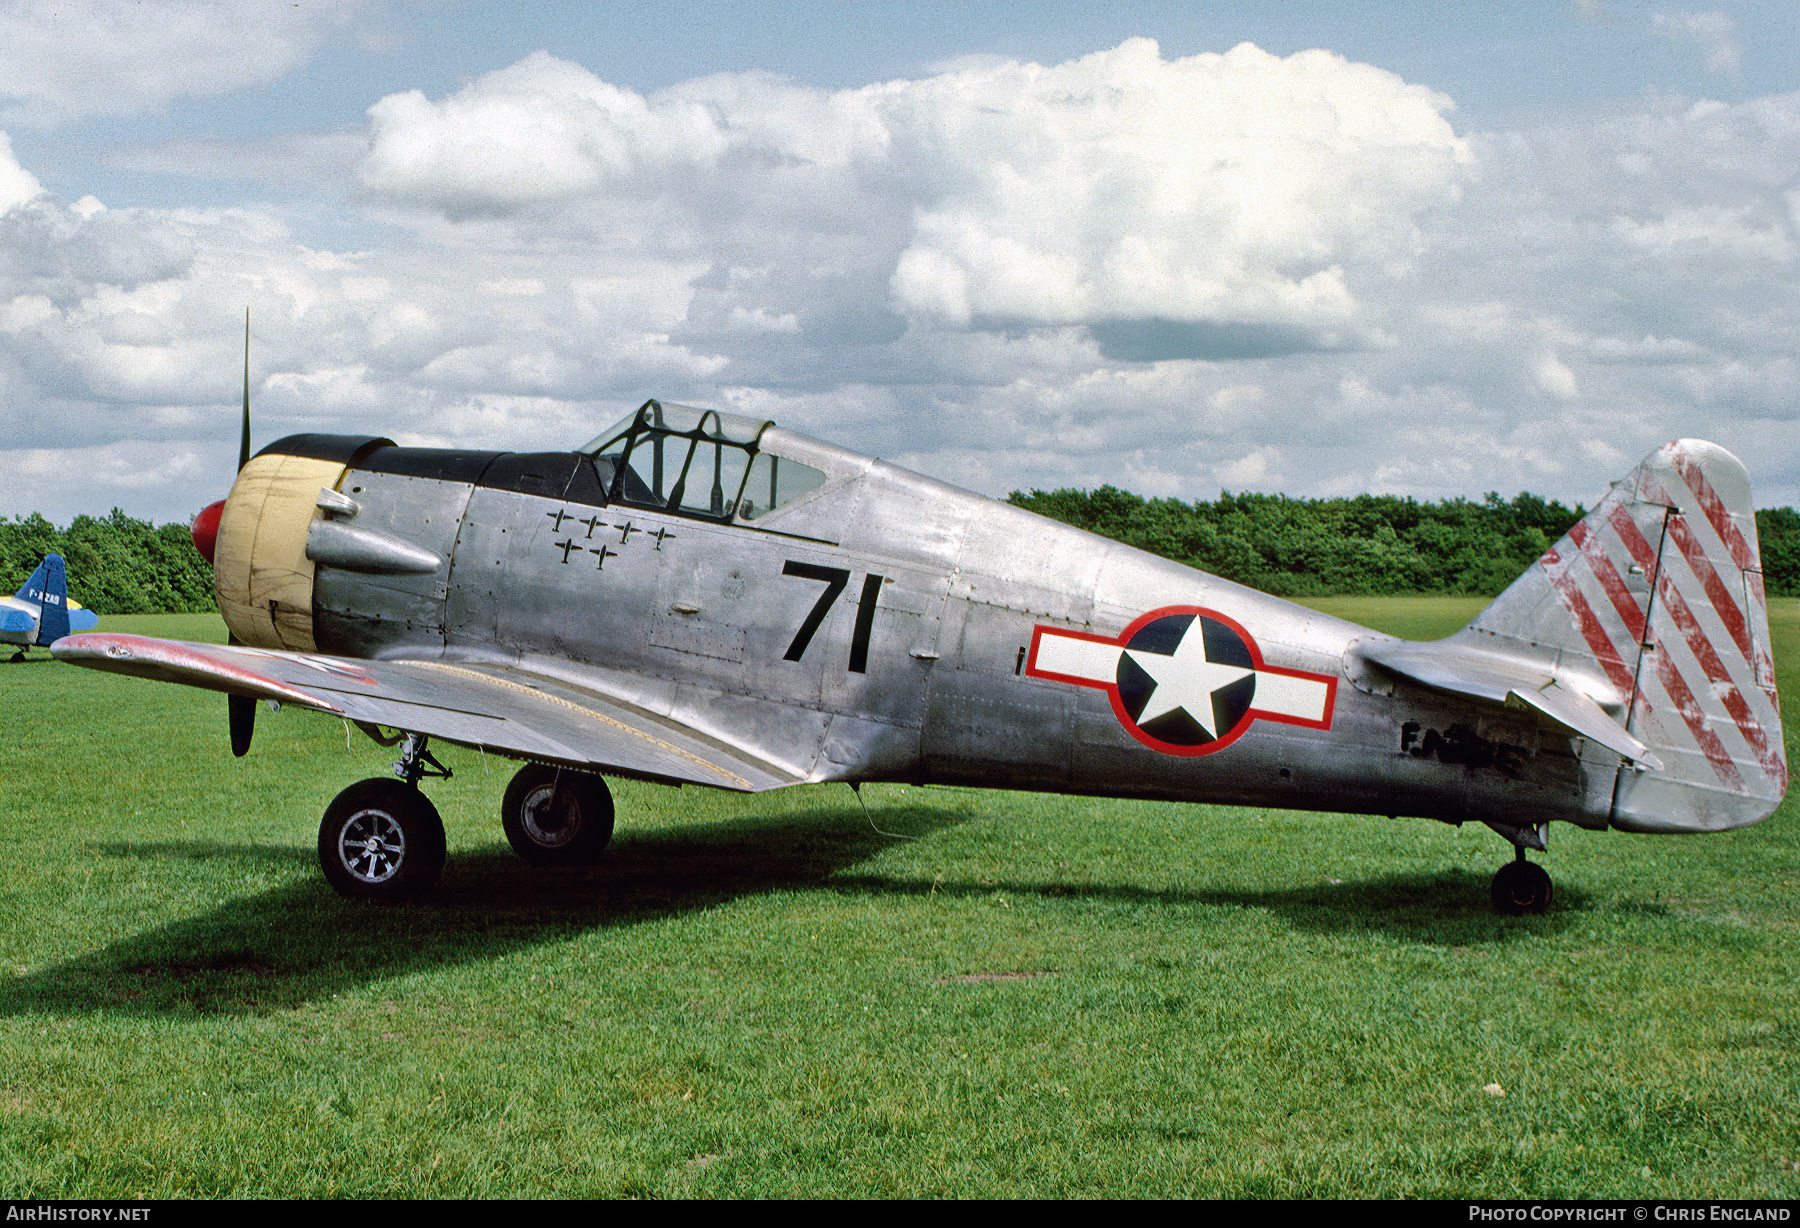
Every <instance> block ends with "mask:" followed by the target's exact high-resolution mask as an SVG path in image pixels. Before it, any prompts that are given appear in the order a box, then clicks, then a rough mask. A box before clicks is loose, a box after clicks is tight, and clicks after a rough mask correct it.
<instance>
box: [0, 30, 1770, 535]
mask: <svg viewBox="0 0 1800 1228" xmlns="http://www.w3.org/2000/svg"><path fill="white" fill-rule="evenodd" d="M1796 65H1800V0H1761V2H1755V0H1746V2H1745V3H1737V4H1727V5H1724V6H1717V7H1715V6H1711V5H1705V4H1697V5H1694V6H1692V7H1683V6H1681V5H1678V4H1658V3H1632V2H1629V0H1588V2H1586V3H1562V2H1559V0H1545V2H1543V3H1538V4H1532V3H1520V2H1519V0H1508V2H1505V3H1490V2H1484V0H1472V2H1471V3H1469V4H1466V5H1461V6H1446V5H1443V4H1441V3H1438V2H1437V0H1433V2H1431V3H1413V2H1409V0H1384V2H1382V3H1375V2H1373V0H1337V2H1335V3H1332V2H1329V0H1321V2H1317V3H1308V4H1294V3H1289V2H1286V0H1232V2H1231V3H1210V2H1200V0H1184V2H1180V3H1158V2H1154V0H1118V2H1113V3H1098V2H1096V0H1079V2H1065V0H1033V2H1031V3H1024V2H1002V3H984V4H979V5H969V4H967V3H966V0H964V2H961V3H954V4H952V3H940V2H939V0H911V2H910V3H907V4H904V5H900V4H893V5H888V4H876V3H869V4H859V3H855V2H854V0H832V2H831V3H823V2H810V0H809V2H805V3H788V4H783V3H773V2H768V0H765V2H763V3H731V2H727V0H716V2H714V3H710V4H687V3H681V2H679V0H665V2H661V3H656V4H648V3H635V2H624V0H620V2H618V3H611V4H588V3H566V4H556V3H532V4H517V3H514V4H498V3H495V4H487V3H458V2H456V0H438V2H434V3H423V2H421V3H402V2H401V0H300V2H298V3H293V2H290V0H281V2H280V3H256V2H245V0H235V2H231V3H220V4H214V3H200V2H186V0H162V2H159V3H122V2H104V0H58V2H55V3H52V2H49V0H0V134H3V135H0V211H3V216H0V515H10V516H19V515H23V514H26V513H29V512H32V511H41V512H43V513H45V514H46V515H48V516H50V517H51V518H52V519H54V520H56V521H58V522H66V521H67V520H68V518H69V517H71V516H73V515H75V514H76V513H79V512H92V513H99V514H103V513H104V512H105V511H106V510H107V509H109V508H111V507H114V506H118V507H122V508H124V509H125V510H126V511H127V512H129V513H131V514H133V515H137V516H142V517H146V518H151V519H155V520H158V521H162V520H176V519H180V520H185V519H186V518H187V517H189V516H191V515H192V513H193V512H194V511H195V510H197V509H198V508H199V507H200V506H201V505H203V504H205V503H207V502H209V501H211V500H213V499H215V498H218V497H220V496H221V495H222V494H223V492H224V491H225V490H226V489H227V487H228V484H229V481H230V475H231V470H232V467H233V464H234V463H235V452H236V429H237V428H236V399H237V396H238V388H239V381H240V379H241V363H242V354H241V348H240V347H241V345H242V316H243V311H244V309H245V308H246V307H248V308H249V309H250V311H251V314H252V319H253V328H254V334H255V337H254V343H253V349H252V355H251V374H252V383H253V401H254V408H255V414H256V439H257V446H259V447H260V446H261V445H262V444H263V443H266V442H269V441H271V440H273V439H275V438H277V437H278V436H280V435H284V434H288V433H291V432H294V431H301V430H317V431H334V432H346V433H367V434H385V435H388V436H390V437H392V438H395V439H398V440H400V441H402V442H406V443H419V444H443V445H459V446H478V447H490V448H520V449H541V448H550V447H562V446H575V445H577V444H579V443H581V442H583V441H585V440H587V439H588V438H589V437H591V436H592V435H594V434H596V433H597V432H598V431H599V430H600V429H602V428H603V427H604V426H606V425H608V424H609V423H611V422H612V421H613V420H614V419H616V418H618V417H619V416H621V415H623V414H624V413H626V412H628V411H629V410H630V409H632V408H633V407H635V406H636V405H637V404H639V403H640V402H642V401H643V400H644V399H645V398H646V397H649V396H656V397H660V398H662V399H665V400H673V401H679V402H684V403H690V404H698V405H706V406H714V407H718V408H731V409H737V410H741V411H743V412H748V413H754V414H758V415H761V416H766V417H772V418H774V419H776V420H777V421H779V422H781V423H782V424H783V425H785V426H789V427H793V428H796V429H799V430H802V431H805V432H807V433H810V434H814V435H819V436H822V437H824V438H827V439H831V440H834V441H837V442H840V443H843V444H846V445H848V446H851V447H854V448H858V449H860V450H863V451H867V452H872V453H875V454H877V455H880V456H883V457H885V458H887V459H890V460H894V461H897V462H899V463H901V464H904V465H906V466H908V467H910V468H914V469H918V470H920V471H922V472H925V473H929V474H932V475H934V476H937V477H942V478H945V479H948V480H950V481H953V482H956V483H958V484H960V485H964V486H967V487H970V488H972V489H975V490H979V491H983V492H986V493H989V494H995V495H1004V494H1005V493H1006V492H1007V491H1009V490H1012V489H1014V488H1017V487H1026V488H1029V487H1034V486H1036V487H1057V486H1082V487H1091V486H1097V485H1100V484H1102V483H1107V482H1110V483H1113V484H1116V485H1120V486H1124V487H1126V488H1128V489H1132V490H1136V491H1139V492H1142V493H1145V494H1155V495H1177V496H1183V497H1188V498H1196V497H1212V496H1213V495H1215V494H1217V492H1218V491H1219V490H1220V489H1221V488H1223V489H1227V490H1267V491H1283V492H1287V493H1290V494H1296V495H1327V494H1342V493H1354V492H1358V491H1364V490H1376V491H1383V492H1391V493H1397V494H1407V495H1416V496H1419V497H1422V498H1441V497H1445V496H1454V495H1465V496H1470V497H1479V496H1480V495H1481V494H1483V493H1484V492H1486V491H1489V490H1497V491H1500V492H1502V493H1503V494H1508V495H1510V494H1512V493H1515V492H1517V491H1519V490H1531V491H1535V492H1538V493H1540V494H1545V495H1550V496H1554V497H1558V498H1562V499H1564V500H1567V501H1569V502H1583V503H1588V504H1591V503H1592V502H1593V501H1594V500H1595V499H1596V498H1597V497H1598V496H1599V494H1600V493H1602V492H1603V491H1604V490H1605V487H1606V482H1607V481H1608V480H1609V479H1611V478H1616V477H1619V476H1621V475H1622V474H1623V473H1624V472H1625V471H1626V470H1627V469H1628V468H1629V467H1630V466H1631V465H1632V464H1633V463H1635V462H1636V460H1637V459H1639V458H1640V457H1641V456H1642V455H1643V454H1644V453H1645V452H1647V451H1649V450H1650V449H1651V448H1653V447H1655V446H1656V445H1657V444H1659V443H1662V442H1664V441H1666V440H1667V439H1670V438H1674V437H1677V436H1682V435H1694V436H1702V437H1707V438H1711V439H1715V440H1717V441H1719V442H1720V443H1723V444H1724V445H1725V446H1727V447H1729V448H1731V449H1732V450H1734V451H1735V452H1737V453H1738V454H1739V455H1740V456H1741V457H1743V458H1744V459H1745V461H1746V462H1748V463H1749V465H1750V467H1751V471H1752V476H1753V478H1754V479H1755V481H1756V483H1757V487H1758V494H1759V502H1760V503H1762V504H1764V505H1777V504H1795V503H1800V430H1797V429H1796V428H1797V425H1800V366H1797V363H1800V311H1797V310H1796V308H1797V307H1800V302H1797V298H1800V295H1797V294H1796V287H1797V284H1800V283H1797V279H1796V253H1797V251H1800V233H1797V225H1800V93H1796V89H1797V88H1800V80H1796V68H1795V66H1796Z"/></svg>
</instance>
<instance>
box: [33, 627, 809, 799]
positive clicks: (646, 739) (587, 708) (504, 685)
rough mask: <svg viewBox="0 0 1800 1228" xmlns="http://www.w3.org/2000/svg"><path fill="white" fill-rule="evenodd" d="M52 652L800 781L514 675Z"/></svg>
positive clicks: (681, 777)
mask: <svg viewBox="0 0 1800 1228" xmlns="http://www.w3.org/2000/svg"><path fill="white" fill-rule="evenodd" d="M51 652H52V653H53V654H54V655H55V656H56V657H57V658H58V659H60V660H63V661H67V662H69V663H70V664H71V665H82V666H86V667H88V668H89V669H98V670H105V671H107V672H109V673H116V674H131V675H133V676H135V677H139V678H153V679H156V680H158V681H162V682H179V683H181V684H183V685H185V686H194V687H201V688H204V689H206V690H211V691H224V692H226V693H228V694H233V695H249V696H253V697H255V698H258V699H273V700H276V701H278V702H280V703H284V704H297V705H299V706H301V707H305V708H312V709H314V710H316V711H319V712H325V713H329V714H330V715H332V716H338V717H342V718H344V719H345V720H351V721H357V722H359V723H361V724H365V725H385V726H388V727H389V728H393V729H404V730H407V731H409V732H413V733H421V734H426V735H428V736H430V737H434V738H441V739H443V740H445V741H448V742H457V743H461V744H462V745H465V746H476V747H481V748H484V749H487V750H494V751H499V752H501V753H506V754H513V755H521V756H524V757H527V758H531V759H541V760H545V761H548V762H556V763H565V764H569V765H571V766H576V767H586V768H593V769H595V770H599V771H611V772H614V773H621V774H625V775H631V776H642V777H649V778H651V779H655V780H660V781H670V782H675V781H679V782H685V783H689V784H700V785H711V786H713V787H715V788H720V789H730V790H734V791H737V792H742V793H760V792H762V791H763V790H765V789H775V788H780V787H782V786H784V785H791V784H797V783H799V781H800V778H799V777H797V776H794V775H793V774H791V773H789V772H786V771H783V770H782V769H780V768H778V767H775V766H774V765H772V764H769V763H766V762H764V761H762V760H760V759H756V758H753V757H751V756H749V755H747V754H745V753H744V752H743V751H741V750H738V749H737V748H735V747H730V746H727V745H725V744H724V743H722V742H719V741H717V740H716V739H713V738H710V737H707V736H706V735H704V734H701V733H699V732H697V731H695V730H692V729H688V728H686V727H684V726H682V725H679V724H677V723H675V722H672V721H669V720H666V719H664V718H661V717H657V716H655V715H653V714H651V713H649V712H646V711H644V710H643V709H641V708H638V707H635V706H633V705H631V704H627V703H624V702H621V701H619V700H616V699H613V698H610V697H608V696H605V695H600V694H596V693H594V692H590V691H582V690H577V689H576V688H573V687H570V686H568V685H566V684H563V683H560V682H557V681H554V680H551V679H548V678H545V677H542V676H540V675H537V674H532V673H530V672H528V671H525V670H520V669H517V668H509V667H504V666H495V665H488V664H483V663H469V662H455V663H452V662H447V661H352V660H347V659H345V658H342V657H330V656H323V655H320V654H316V653H300V652H275V651H269V650H265V649H260V648H247V647H243V646H239V645H232V646H226V645H223V644H195V643H189V642H185V641H180V640H159V639H152V638H150V637H148V636H139V635H116V634H108V633H98V634H91V635H75V636H70V637H68V638H66V639H63V640H59V641H58V642H57V643H56V645H55V646H54V647H53V648H52V649H51Z"/></svg>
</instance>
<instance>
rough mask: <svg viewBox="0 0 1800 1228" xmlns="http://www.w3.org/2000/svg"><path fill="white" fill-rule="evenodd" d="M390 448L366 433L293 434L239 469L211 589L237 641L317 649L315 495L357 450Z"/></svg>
mask: <svg viewBox="0 0 1800 1228" xmlns="http://www.w3.org/2000/svg"><path fill="white" fill-rule="evenodd" d="M391 446H392V444H391V441H389V440H386V439H376V438H370V437H367V436H342V435H296V436H290V437H289V438H287V439H283V440H281V441H280V442H278V443H275V444H271V445H270V446H269V447H267V448H265V449H264V450H263V451H262V452H260V453H259V454H257V455H256V456H253V457H251V458H250V460H249V462H248V463H247V464H245V465H244V467H243V468H242V469H241V470H239V471H238V476H237V481H236V482H235V483H233V485H232V487H231V494H230V495H229V496H228V497H227V498H226V500H225V507H224V510H223V512H222V513H221V515H220V517H219V528H218V535H217V541H216V545H215V548H214V555H213V594H214V596H215V597H216V598H217V599H218V602H219V612H220V613H221V614H223V615H224V616H225V625H226V626H227V627H229V628H230V629H231V634H232V635H233V636H234V637H235V638H236V639H237V641H238V642H239V643H241V644H247V645H250V646H252V647H255V648H274V649H288V650H291V651H295V652H314V651H316V650H317V647H318V645H317V644H316V643H315V642H314V640H313V561H312V560H311V559H309V558H307V556H306V537H307V532H308V530H309V529H310V528H311V526H312V522H313V520H314V519H315V518H316V517H317V516H318V514H319V493H320V491H323V490H336V489H337V487H338V484H339V483H340V482H341V481H342V480H343V477H344V474H345V473H346V472H347V471H348V470H349V468H350V466H351V464H353V463H354V462H355V460H356V458H357V456H358V455H360V454H362V453H364V452H366V451H372V450H373V449H375V448H377V447H391Z"/></svg>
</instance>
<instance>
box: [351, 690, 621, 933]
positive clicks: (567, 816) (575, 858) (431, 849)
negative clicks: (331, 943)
mask: <svg viewBox="0 0 1800 1228" xmlns="http://www.w3.org/2000/svg"><path fill="white" fill-rule="evenodd" d="M364 732H365V733H368V734H369V736H370V737H374V738H376V740H377V741H379V742H381V743H382V745H384V746H393V745H399V746H400V760H399V762H398V763H396V764H394V777H396V779H390V778H388V777H385V776H375V777H371V778H370V779H368V780H361V781H358V782H357V783H355V784H353V785H351V786H350V787H349V788H348V789H345V790H344V791H343V792H342V793H340V794H338V795H337V797H336V799H334V800H333V801H332V803H331V805H330V806H328V807H326V810H325V818H324V820H323V821H322V822H320V824H319V864H320V865H321V866H322V867H324V870H325V880H326V881H327V882H329V883H330V884H331V886H332V888H333V889H334V890H336V891H337V893H338V894H339V895H345V896H349V897H350V898H352V899H358V900H386V901H396V900H410V899H416V898H417V897H419V896H421V895H423V894H425V893H426V892H427V891H429V890H431V888H432V887H433V886H435V885H436V884H437V880H438V876H439V875H440V874H442V873H443V871H444V823H443V820H442V819H440V818H439V817H438V812H437V807H435V806H433V805H432V804H431V799H429V798H427V797H426V796H425V795H424V794H423V793H421V792H419V780H420V778H421V777H425V776H432V777H436V778H438V779H441V780H448V779H449V778H450V769H449V768H447V767H445V766H444V765H443V764H441V763H439V762H438V761H437V760H436V759H435V758H433V757H432V754H431V752H430V751H428V750H426V749H425V742H426V739H425V738H424V736H423V735H421V734H416V733H408V734H402V735H398V736H396V737H394V738H392V739H389V738H385V737H381V736H380V735H379V734H378V732H377V731H375V730H374V729H372V728H371V727H368V726H365V727H364ZM500 822H501V826H502V827H504V828H505V829H506V839H507V840H508V842H510V843H511V844H512V846H513V850H514V851H515V852H517V853H518V854H519V856H521V857H523V858H524V859H525V860H526V861H528V862H530V863H531V864H532V865H534V866H585V865H590V864H592V863H593V862H595V861H597V860H598V859H599V857H600V853H601V851H602V850H603V849H605V848H606V845H607V842H608V841H610V840H611V839H612V833H613V800H612V791H611V790H610V789H608V788H607V787H606V781H605V780H603V779H602V778H601V777H599V776H596V775H594V774H593V773H591V772H578V771H576V770H575V769H573V768H557V767H547V766H545V765H544V764H541V763H528V764H526V765H525V766H524V767H522V768H520V769H519V771H518V774H517V775H516V776H514V777H513V779H512V783H511V784H510V785H508V786H507V788H506V800H505V802H504V804H503V806H502V809H501V814H500Z"/></svg>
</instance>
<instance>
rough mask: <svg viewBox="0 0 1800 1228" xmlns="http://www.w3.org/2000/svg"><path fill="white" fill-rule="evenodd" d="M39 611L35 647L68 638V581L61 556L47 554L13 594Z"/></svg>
mask: <svg viewBox="0 0 1800 1228" xmlns="http://www.w3.org/2000/svg"><path fill="white" fill-rule="evenodd" d="M14 595H15V596H17V597H18V598H19V599H20V600H21V601H30V602H33V603H34V604H36V605H37V607H38V630H37V641H36V642H37V644H38V646H39V647H45V646H48V645H49V644H52V643H54V642H55V641H57V640H60V639H61V638H62V637H63V636H65V635H67V634H69V581H68V575H67V572H66V570H65V569H64V567H63V557H62V555H60V554H55V553H52V554H46V555H45V556H44V561H43V562H41V563H39V564H38V566H37V570H36V571H34V572H32V573H31V578H30V579H29V580H27V581H25V583H24V585H23V586H22V587H21V588H20V589H19V591H18V592H17V593H16V594H14Z"/></svg>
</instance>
